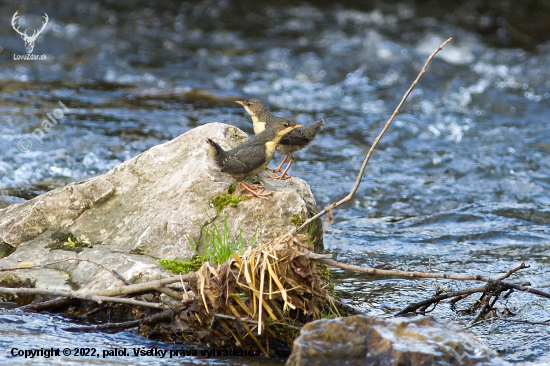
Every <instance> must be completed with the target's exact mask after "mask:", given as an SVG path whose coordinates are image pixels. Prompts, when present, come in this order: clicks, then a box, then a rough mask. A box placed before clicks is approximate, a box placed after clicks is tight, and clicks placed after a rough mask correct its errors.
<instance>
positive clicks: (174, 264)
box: [157, 256, 207, 274]
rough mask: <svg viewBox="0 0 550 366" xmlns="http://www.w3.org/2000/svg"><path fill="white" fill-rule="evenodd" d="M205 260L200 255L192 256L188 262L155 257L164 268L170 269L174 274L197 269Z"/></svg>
mask: <svg viewBox="0 0 550 366" xmlns="http://www.w3.org/2000/svg"><path fill="white" fill-rule="evenodd" d="M206 261H207V259H206V258H205V257H202V256H194V257H193V258H191V260H190V261H189V262H182V261H177V260H175V259H157V262H158V263H159V264H160V265H161V266H162V267H163V268H164V269H167V270H169V271H172V272H173V273H175V274H179V273H189V272H191V271H198V270H199V269H200V268H201V266H202V264H203V263H204V262H206Z"/></svg>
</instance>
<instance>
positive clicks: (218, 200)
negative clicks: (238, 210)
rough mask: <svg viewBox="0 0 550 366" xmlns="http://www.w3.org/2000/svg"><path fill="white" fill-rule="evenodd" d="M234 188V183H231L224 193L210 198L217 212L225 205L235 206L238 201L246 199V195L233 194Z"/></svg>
mask: <svg viewBox="0 0 550 366" xmlns="http://www.w3.org/2000/svg"><path fill="white" fill-rule="evenodd" d="M236 189H237V188H236V186H235V184H232V185H230V186H229V189H228V190H227V193H226V194H224V195H221V196H218V197H214V198H212V200H211V202H212V204H213V205H214V206H216V209H217V210H218V212H220V211H221V210H223V209H224V208H225V206H227V205H230V206H231V207H236V206H237V204H238V203H239V202H241V201H245V200H246V197H238V196H233V193H235V190H236Z"/></svg>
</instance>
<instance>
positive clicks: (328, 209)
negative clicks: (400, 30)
mask: <svg viewBox="0 0 550 366" xmlns="http://www.w3.org/2000/svg"><path fill="white" fill-rule="evenodd" d="M451 40H452V38H449V39H448V40H446V41H445V42H443V43H442V44H441V46H439V47H438V48H437V49H436V50H435V51H434V52H433V53H432V54H431V55H430V57H428V59H427V60H426V63H425V64H424V67H422V70H420V73H419V74H418V76H417V77H416V79H415V80H414V81H413V83H412V84H411V86H410V88H409V90H407V92H406V93H405V95H403V98H401V101H400V102H399V104H398V105H397V108H395V110H394V111H393V113H392V115H391V117H390V119H388V121H387V122H386V124H385V125H384V128H383V129H382V131H381V132H380V134H379V135H378V136H377V137H376V139H375V140H374V142H373V144H372V146H371V148H370V150H369V152H368V153H367V156H366V157H365V160H363V164H362V165H361V169H360V170H359V175H358V176H357V179H356V181H355V185H354V186H353V188H352V189H351V191H350V192H349V193H348V195H347V196H346V197H344V198H342V199H341V200H340V201H338V202H333V203H332V204H330V205H329V206H327V207H325V208H324V209H323V210H322V211H320V212H319V213H317V214H316V215H314V216H312V217H311V218H309V219H307V220H306V221H305V222H304V223H303V224H302V225H300V227H298V228H297V229H296V232H300V231H302V230H303V229H304V228H306V227H307V226H308V225H309V224H310V223H311V222H313V221H314V220H316V219H318V218H319V217H321V216H323V215H324V214H326V213H327V212H330V211H332V210H333V209H335V208H336V207H338V206H340V205H341V204H343V203H346V202H348V201H349V200H351V198H352V197H353V195H354V194H355V192H357V189H358V188H359V185H360V184H361V179H363V173H364V172H365V168H366V166H367V163H368V162H369V159H370V157H371V155H372V153H373V151H374V148H375V147H376V145H378V141H380V139H381V138H382V136H383V135H384V133H386V130H387V129H388V128H389V127H390V124H391V123H392V121H393V119H394V118H395V116H396V115H397V113H399V110H400V109H401V107H402V106H403V103H405V100H407V98H408V97H409V94H411V92H412V90H413V89H414V87H415V86H416V84H418V81H419V80H420V78H421V77H422V76H423V75H424V74H425V73H426V69H427V67H428V65H429V64H430V62H431V61H432V59H433V58H434V56H435V55H436V53H438V52H439V51H441V49H442V48H443V47H445V46H446V45H447V43H449V42H451Z"/></svg>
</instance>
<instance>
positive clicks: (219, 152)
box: [206, 139, 225, 166]
mask: <svg viewBox="0 0 550 366" xmlns="http://www.w3.org/2000/svg"><path fill="white" fill-rule="evenodd" d="M206 142H207V143H208V145H209V148H210V149H209V150H210V157H211V158H212V160H214V162H215V163H216V165H218V166H220V165H221V162H222V161H223V157H224V155H225V150H224V149H223V148H222V147H221V146H220V145H218V143H217V142H216V141H214V140H212V139H206Z"/></svg>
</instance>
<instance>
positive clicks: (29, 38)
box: [11, 11, 48, 53]
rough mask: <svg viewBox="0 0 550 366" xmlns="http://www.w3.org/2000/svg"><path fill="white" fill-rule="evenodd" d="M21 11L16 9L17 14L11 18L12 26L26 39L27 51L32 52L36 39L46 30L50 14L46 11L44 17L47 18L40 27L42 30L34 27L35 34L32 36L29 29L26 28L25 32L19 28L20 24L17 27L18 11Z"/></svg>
mask: <svg viewBox="0 0 550 366" xmlns="http://www.w3.org/2000/svg"><path fill="white" fill-rule="evenodd" d="M18 12H19V11H16V12H15V14H13V17H12V18H11V26H12V27H13V29H14V30H15V31H16V32H17V33H19V34H20V35H21V38H23V41H25V48H26V49H27V53H31V52H32V50H33V49H34V42H36V39H37V38H38V36H39V35H40V33H42V31H43V30H44V28H46V24H48V14H46V13H44V19H45V20H46V21H45V22H44V24H42V28H40V30H38V29H33V34H32V36H29V35H27V31H28V29H25V32H21V31H20V30H19V26H17V28H16V27H15V26H16V23H17V18H19V17H18V16H17V13H18Z"/></svg>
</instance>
